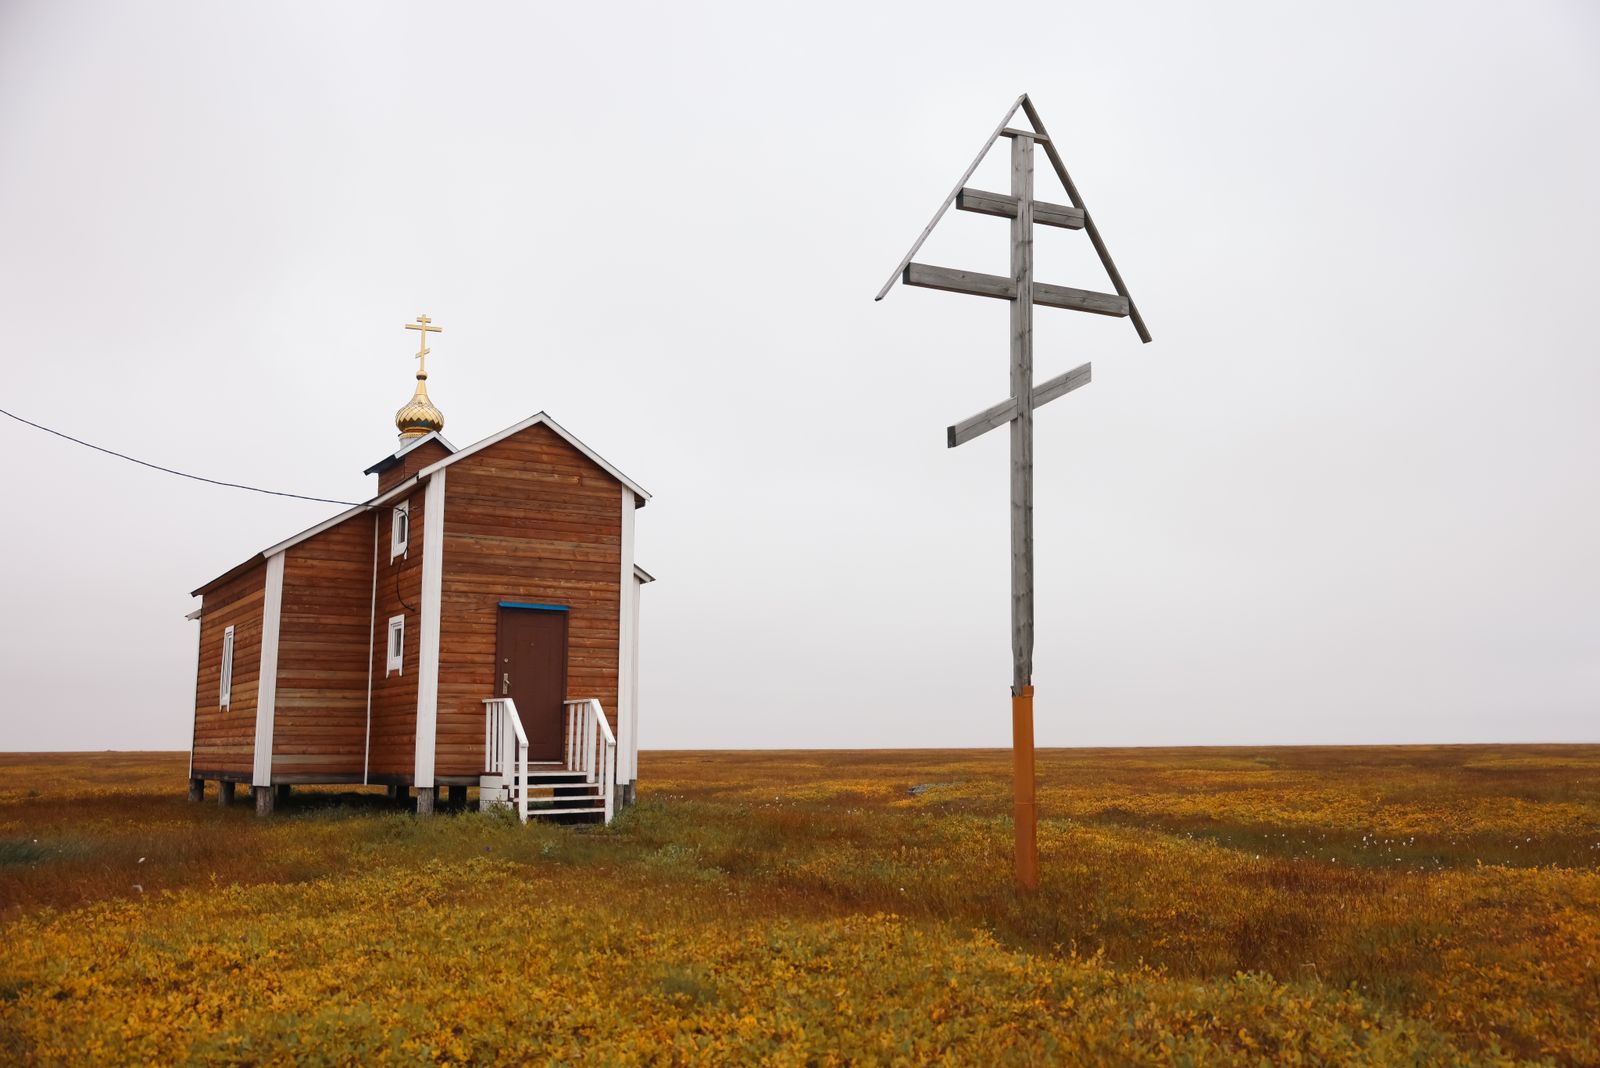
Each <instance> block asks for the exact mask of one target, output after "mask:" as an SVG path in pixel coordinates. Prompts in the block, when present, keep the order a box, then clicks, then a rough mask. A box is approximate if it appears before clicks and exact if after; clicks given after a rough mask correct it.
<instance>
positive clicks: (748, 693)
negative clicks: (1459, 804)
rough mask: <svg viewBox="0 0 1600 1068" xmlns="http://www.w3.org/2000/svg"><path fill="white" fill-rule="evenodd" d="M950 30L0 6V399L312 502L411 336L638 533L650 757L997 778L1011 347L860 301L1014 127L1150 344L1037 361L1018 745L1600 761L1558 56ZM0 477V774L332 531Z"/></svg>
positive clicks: (1172, 35)
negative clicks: (1029, 136)
mask: <svg viewBox="0 0 1600 1068" xmlns="http://www.w3.org/2000/svg"><path fill="white" fill-rule="evenodd" d="M988 10H989V11H990V16H988V17H983V18H974V17H973V11H974V9H973V7H972V5H971V4H931V3H919V4H905V5H896V6H889V5H863V4H860V3H850V4H827V3H818V2H815V0H811V2H807V3H804V4H791V5H777V4H743V3H730V4H722V5H702V4H693V3H681V2H680V3H673V4H670V5H668V4H663V5H652V6H644V5H631V4H620V5H617V4H611V5H592V4H591V5H583V4H569V5H559V6H558V5H537V6H535V5H517V6H510V5H490V4H473V5H461V4H452V5H445V4H437V5H412V4H396V3H381V4H379V3H373V4H362V5H358V4H321V3H317V4H310V3H307V4H254V5H244V4H215V3H194V4H173V3H158V4H138V5H132V4H88V3H75V4H62V3H58V2H49V0H46V2H31V3H30V2H18V0H4V2H3V3H0V311H3V319H0V346H3V363H0V368H3V373H4V378H3V381H0V407H4V408H7V409H10V410H12V411H16V412H18V413H19V414H22V415H24V416H27V417H29V418H31V419H35V420H38V421H41V422H44V423H48V424H51V425H53V426H57V427H59V428H61V429H63V430H66V431H68V432H70V433H74V434H77V435H79V436H82V437H87V438H89V439H91V440H95V441H99V442H103V443H105V444H108V445H110V446H112V447H115V448H119V449H122V450H124V451H128V452H131V453H133V454H136V455H138V456H141V457H146V458H149V459H151V460H153V461H155V462H158V463H163V464H168V465H171V466H176V467H181V468H185V469H190V470H194V471H196V472H199V473H203V474H206V475H210V476H212V477H217V478H225V479H233V480H240V481H246V482H251V483H255V484H260V485H265V486H270V487H276V488H282V489H286V490H291V491H294V492H299V493H307V494H315V495H319V496H328V497H338V498H348V499H360V498H362V497H365V496H367V495H369V494H370V492H371V491H372V487H373V481H374V480H372V479H370V478H367V477H364V476H362V475H361V470H362V468H364V467H366V466H367V465H368V464H370V463H372V462H373V461H375V460H377V459H379V458H380V457H382V456H384V455H385V454H387V453H388V452H389V451H390V450H391V449H392V448H393V445H394V431H393V427H392V422H391V420H392V417H393V412H394V410H395V409H396V408H397V407H399V406H400V404H401V403H403V402H404V401H405V399H406V398H407V397H408V396H409V393H410V387H411V380H410V375H411V373H412V370H413V366H414V365H413V361H412V359H411V356H410V353H411V352H412V351H413V350H414V348H415V345H414V339H415V335H414V334H408V333H406V332H405V331H403V330H402V329H401V325H402V324H403V323H405V322H407V321H409V320H410V319H412V318H413V317H414V316H415V315H417V314H418V313H419V312H427V313H428V314H430V315H432V316H433V317H434V318H435V320H436V321H437V322H438V323H440V324H441V325H442V326H443V327H444V328H445V333H444V334H443V335H442V337H440V338H439V339H437V340H436V341H435V342H434V346H433V347H434V352H435V356H434V358H433V359H431V360H430V370H431V371H432V379H431V381H430V386H431V388H432V394H433V397H434V399H435V400H436V402H437V403H438V404H439V406H440V407H441V408H442V409H443V410H444V411H445V413H446V417H447V420H448V422H447V429H446V434H447V436H449V437H450V438H451V439H452V440H453V441H455V442H456V443H457V444H458V445H462V444H466V443H469V442H471V441H474V440H476V439H478V438H480V437H483V436H485V435H487V434H490V433H493V432H494V431H496V430H499V429H500V428H502V427H504V426H506V425H508V424H510V423H512V422H514V421H516V420H518V419H521V418H523V417H524V416H526V415H528V414H530V413H532V412H535V411H538V410H540V409H544V410H547V411H549V412H550V413H551V415H552V416H553V417H554V418H556V419H557V420H558V421H560V422H561V423H562V424H563V425H565V426H566V427H567V428H568V429H570V430H572V431H573V432H574V433H576V434H577V435H578V436H579V437H581V438H582V439H584V440H585V441H586V442H587V443H589V444H590V445H592V446H593V447H594V448H596V449H597V450H598V451H599V452H600V453H602V454H603V455H604V456H606V457H607V458H608V459H610V460H611V461H612V462H613V463H615V464H616V465H617V466H618V467H620V468H621V469H622V470H624V471H626V472H628V473H629V475H630V476H632V477H633V478H635V479H637V480H638V481H639V482H640V483H642V484H643V485H644V486H646V487H647V488H649V489H650V490H651V491H652V492H653V493H654V494H655V495H656V497H655V500H653V501H652V502H651V504H650V506H649V507H648V508H647V509H645V511H644V512H642V513H641V514H640V520H639V526H638V552H639V559H640V562H641V563H642V564H644V566H646V567H648V568H650V569H651V570H652V571H654V572H655V573H656V574H657V575H658V576H659V577H660V581H659V582H658V583H657V584H656V585H654V586H651V587H650V588H648V589H647V590H646V591H645V602H644V626H643V640H644V651H643V679H642V704H641V731H642V735H641V736H642V739H643V744H644V745H645V746H646V747H647V748H662V747H668V748H675V747H725V746H732V747H773V746H841V747H859V746H929V745H940V746H943V745H950V746H992V745H1007V744H1009V741H1010V725H1009V704H1008V701H1007V692H1008V690H1007V688H1008V685H1009V681H1010V647H1009V637H1008V633H1009V632H1008V599H1007V581H1008V580H1007V576H1008V541H1007V526H1006V523H1007V518H1006V499H1007V480H1006V436H1005V434H1004V433H994V434H990V435H988V436H986V437H984V438H981V439H979V440H978V441H977V442H975V443H972V444H969V445H965V446H963V447H961V448H959V449H956V450H947V449H946V448H945V445H944V427H945V426H946V425H947V424H948V423H951V422H954V421H955V420H957V419H959V418H962V417H964V416H967V415H969V414H971V413H973V412H975V411H977V410H978V409H980V408H984V407H986V406H988V405H989V404H992V403H994V402H996V401H998V400H1001V399H1003V396H1004V394H1005V392H1006V383H1007V356H1006V326H1005V323H1006V309H1005V305H1004V304H1003V303H1002V302H998V301H984V300H979V299H977V298H971V297H960V296H955V295H952V294H945V293H935V292H931V291H927V290H909V289H903V288H898V287H897V289H896V290H895V291H894V292H892V293H891V295H890V297H889V298H888V299H886V300H885V301H884V302H883V303H881V304H874V303H873V302H872V299H871V298H872V295H873V293H874V292H876V290H877V287H878V286H879V284H880V283H881V282H882V280H883V278H884V277H885V276H886V275H887V274H888V272H889V270H890V269H891V268H892V267H893V266H894V263H895V261H896V260H897V259H898V258H899V257H900V255H901V254H902V252H904V251H905V249H906V248H907V247H908V246H909V245H910V243H911V241H912V239H913V238H914V237H915V236H916V234H917V232H918V231H919V230H920V229H921V227H922V225H923V224H924V222H926V220H927V217H928V216H929V215H930V214H931V213H932V211H933V209H934V208H935V207H937V205H938V203H939V201H940V199H941V198H942V197H943V196H944V194H945V192H946V191H947V190H948V188H949V186H950V185H951V184H952V183H953V182H954V181H955V179H956V177H957V176H958V175H959V174H960V172H961V169H962V168H963V167H964V166H965V165H966V163H967V161H968V160H969V158H970V157H971V155H972V154H973V153H974V152H975V151H976V150H977V148H978V146H979V145H980V144H981V143H982V140H983V138H984V137H985V136H986V135H987V133H988V131H989V130H990V129H991V127H992V126H993V125H994V123H995V122H996V121H997V120H998V118H999V116H1000V115H1001V114H1002V113H1003V112H1004V110H1005V108H1006V107H1007V106H1008V105H1009V103H1010V102H1011V100H1012V99H1013V98H1014V97H1015V96H1016V95H1017V94H1018V93H1019V92H1022V91H1027V92H1029V93H1031V94H1032V95H1033V98H1034V100H1035V102H1036V103H1037V104H1038V106H1039V108H1040V109H1041V112H1042V115H1043V118H1044V120H1045V122H1046V123H1047V124H1048V125H1049V128H1050V130H1051V132H1052V133H1053V134H1054V135H1055V137H1056V139H1057V141H1058V143H1059V145H1060V147H1061V148H1062V150H1063V152H1064V154H1065V156H1066V158H1067V163H1068V165H1069V167H1071V168H1072V171H1073V176H1074V178H1075V180H1076V181H1077V183H1078V186H1079V188H1080V190H1081V191H1082V193H1083V195H1084V197H1085V198H1086V200H1087V202H1088V204H1089V207H1090V209H1091V210H1092V211H1093V213H1094V214H1095V216H1096V218H1097V220H1098V221H1099V224H1100V226H1101V229H1102V231H1103V233H1104V235H1105V237H1106V239H1107V240H1108V242H1109V243H1110V246H1111V249H1112V251H1113V253H1114V255H1115V256H1116V258H1117V262H1118V265H1119V266H1120V267H1121V269H1122V272H1123V275H1124V277H1125V278H1126V279H1127V281H1128V284H1129V285H1130V287H1131V288H1132V291H1133V294H1134V296H1135V298H1136V299H1137V300H1138V302H1139V304H1140V306H1141V309H1142V310H1143V311H1144V313H1145V316H1146V318H1147V320H1148V322H1149V324H1150V327H1151V329H1152V331H1153V332H1154V334H1155V339H1156V340H1155V342H1154V343H1153V344H1151V345H1148V346H1141V345H1139V343H1138V340H1137V338H1136V336H1135V334H1134V332H1133V330H1132V328H1131V326H1129V324H1128V323H1127V322H1126V321H1121V320H1113V319H1102V318H1098V317H1094V316H1086V315H1079V314H1075V313H1071V312H1065V311H1055V310H1050V309H1040V311H1039V314H1038V329H1039V343H1038V356H1037V363H1038V375H1039V377H1040V378H1041V379H1042V378H1045V377H1048V376H1050V375H1053V374H1057V373H1059V372H1061V371H1063V370H1066V369H1068V368H1070V367H1073V366H1075V365H1077V364H1078V363H1081V362H1084V361H1086V360H1093V362H1094V383H1093V385H1091V386H1090V387H1088V388H1087V389H1083V390H1080V391H1078V392H1076V393H1074V394H1072V395H1070V396H1069V397H1067V398H1065V399H1063V400H1059V401H1056V402H1055V403H1053V404H1051V405H1050V406H1049V407H1047V408H1045V409H1043V410H1042V411H1041V413H1040V415H1039V419H1038V446H1037V496H1038V512H1037V518H1036V539H1037V546H1038V548H1037V553H1038V564H1037V568H1038V576H1039V589H1038V600H1039V610H1038V649H1037V653H1036V669H1035V670H1036V676H1035V677H1036V682H1037V685H1038V689H1039V697H1038V711H1037V715H1038V736H1039V740H1040V742H1041V744H1045V745H1101V744H1162V743H1173V744H1177V743H1268V742H1418V741H1476V740H1504V741H1521V740H1536V739H1540V740H1596V739H1600V727H1597V714H1600V614H1597V606H1600V554H1597V552H1596V547H1597V545H1600V479H1597V478H1596V472H1595V467H1596V463H1595V461H1596V457H1597V456H1600V419H1597V418H1596V414H1597V404H1600V359H1597V358H1596V357H1597V355H1600V352H1597V350H1600V343H1597V340H1596V325H1595V316H1594V309H1595V305H1596V289H1597V284H1600V266H1597V263H1596V256H1597V250H1600V195H1597V191H1600V134H1597V131H1600V122H1597V120H1596V116H1597V115H1600V15H1597V10H1600V9H1597V8H1596V7H1595V6H1593V5H1588V4H1553V3H1552V4H1518V5H1514V6H1513V5H1504V4H1501V5H1475V4H1461V3H1439V4H1400V5H1396V4H1376V3H1372V4H1354V5H1352V4H1349V3H1341V4H1324V5H1309V4H1294V5H1285V4H1277V3H1263V4H1245V5H1241V4H1207V5H1191V4H1172V5H1155V4H1138V5H1134V4H1092V5H1091V4H1068V3H1050V4H1039V5H1026V4H1010V5H1005V6H1004V8H1003V9H1002V8H992V9H988ZM1002 14H1003V15H1004V17H1001V15H1002ZM1041 161H1042V156H1041ZM1004 181H1005V179H1004V177H1003V174H1002V173H998V172H990V173H985V174H984V175H983V176H982V177H981V178H980V180H977V181H975V183H974V184H979V185H984V186H986V187H988V188H1004ZM1038 195H1039V196H1040V197H1041V198H1046V199H1052V198H1053V199H1058V200H1059V199H1064V198H1063V197H1062V196H1061V195H1060V193H1059V191H1058V190H1057V189H1055V188H1054V186H1053V180H1048V179H1046V178H1045V177H1044V176H1041V179H1040V182H1039V187H1038ZM1006 241H1007V233H1006V227H1005V224H1004V223H1003V222H1002V221H1000V220H996V219H990V218H984V217H978V216H971V215H959V214H958V215H953V216H952V217H951V218H949V219H948V220H947V221H946V222H945V223H944V224H943V226H942V227H941V230H940V231H939V232H938V233H937V234H936V235H935V237H934V239H933V240H932V241H931V242H930V244H929V245H928V247H927V249H926V251H925V252H924V253H923V255H922V256H920V257H919V258H921V259H924V260H926V261H930V262H934V263H941V264H945V265H948V266H958V267H966V268H970V269H977V270H988V271H998V270H1003V267H1004V264H1005V257H1006V247H1007V246H1006ZM1040 241H1041V248H1040V277H1041V279H1042V280H1045V281H1050V282H1056V283H1059V284H1065V285H1074V286H1080V287H1084V288H1098V289H1105V288H1108V285H1107V283H1106V282H1105V280H1104V278H1103V276H1102V275H1101V274H1100V273H1099V271H1098V268H1097V266H1096V264H1095V262H1094V260H1093V259H1092V256H1091V255H1090V253H1089V249H1088V243H1087V239H1086V238H1085V237H1084V236H1083V235H1082V234H1078V233H1071V232H1067V231H1049V232H1046V233H1044V234H1042V235H1041V238H1040ZM0 449H3V450H4V453H5V455H6V456H7V457H8V458H9V460H10V463H9V464H8V465H7V478H6V485H5V489H4V500H5V505H4V515H5V522H4V523H3V524H0V604H3V606H4V611H3V613H0V748H3V749H68V748H71V749H78V748H84V749H106V748H181V747H184V746H186V745H187V744H188V738H189V725H190V719H191V710H192V699H193V687H194V652H195V624H193V623H190V622H187V621H185V620H184V618H183V616H184V613H186V612H188V611H189V610H190V609H191V608H192V607H193V603H192V601H191V599H190V598H189V597H188V595H187V594H188V591H189V590H191V589H193V588H194V587H195V586H197V585H199V584H200V583H202V582H203V581H205V580H207V579H209V578H211V577H212V576H214V575H215V574H217V573H219V572H221V571H223V570H225V569H226V568H228V567H230V566H232V565H233V564H235V563H237V562H239V561H240V560H242V559H244V558H245V557H247V556H249V555H250V554H252V553H254V552H255V551H257V550H259V549H260V548H262V547H263V546H265V545H268V544H271V543H273V542H275V541H277V540H279V539H281V538H283V537H284V536H286V535H288V534H291V533H293V532H295V531H297V530H299V529H301V528H303V527H305V526H307V525H309V524H310V523H312V522H315V521H317V520H319V519H321V518H323V517H325V516H326V515H328V514H331V512H332V511H333V510H335V509H332V508H330V507H329V506H324V505H315V504H304V503H296V502H291V501H285V500H281V499H275V498H269V497H262V496H257V495H253V494H248V493H240V492H236V491H230V490H224V489H215V488H211V487H208V486H204V485H201V484H198V483H193V482H186V481H182V480H178V479H173V478H170V477H168V476H164V475H160V474H156V473H154V472H150V471H146V470H143V469H140V468H136V467H133V466H130V465H127V464H124V463H122V462H120V461H116V460H113V459H110V458H107V457H105V456H101V455H98V454H95V453H91V452H88V451H86V450H83V449H80V448H77V447H75V446H72V445H69V444H67V443H65V442H61V441H59V440H57V439H54V438H49V437H46V436H44V435H41V434H39V433H38V432H37V431H33V430H30V429H28V428H26V427H22V426H20V425H18V424H15V423H12V422H10V421H9V420H3V419H0Z"/></svg>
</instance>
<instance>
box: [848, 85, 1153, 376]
mask: <svg viewBox="0 0 1600 1068" xmlns="http://www.w3.org/2000/svg"><path fill="white" fill-rule="evenodd" d="M1018 103H1020V104H1021V105H1022V110H1023V113H1024V114H1026V115H1027V116H1028V121H1029V122H1030V123H1032V124H1033V128H1034V129H1036V130H1038V131H1039V133H1040V135H1041V136H1040V137H1039V141H1040V143H1041V144H1043V146H1044V154H1045V156H1047V157H1048V158H1049V160H1050V166H1051V167H1053V168H1055V172H1056V177H1057V178H1059V179H1060V180H1061V188H1063V189H1065V190H1066V191H1067V199H1068V200H1070V201H1072V206H1073V207H1075V208H1081V209H1082V210H1083V229H1084V232H1085V233H1087V234H1088V235H1089V243H1090V244H1092V245H1094V251H1095V254H1096V255H1098V256H1099V257H1100V265H1101V266H1102V267H1104V268H1105V269H1106V275H1107V276H1108V277H1109V278H1110V279H1111V286H1112V288H1113V289H1115V290H1116V291H1117V293H1118V294H1119V295H1120V296H1122V297H1124V298H1126V300H1127V301H1128V311H1127V315H1128V317H1129V318H1130V319H1131V320H1133V328H1134V330H1136V331H1137V332H1138V334H1139V340H1140V341H1143V342H1145V343H1147V344H1148V343H1149V341H1150V331H1149V329H1148V328H1147V327H1146V326H1145V325H1144V317H1143V316H1142V315H1140V314H1139V306H1138V305H1137V304H1135V303H1134V302H1133V295H1132V294H1131V293H1129V292H1128V285H1127V283H1126V282H1124V281H1123V280H1122V274H1121V272H1120V271H1118V270H1117V265H1116V263H1114V262H1113V261H1112V259H1111V250H1110V249H1108V248H1107V247H1106V243H1105V240H1104V239H1103V238H1102V237H1101V236H1100V230H1099V228H1098V227H1096V226H1095V224H1094V217H1093V216H1091V215H1090V214H1089V209H1088V207H1087V206H1086V205H1085V204H1084V202H1083V197H1081V196H1079V195H1078V187H1077V186H1076V185H1074V184H1073V183H1072V176H1071V175H1070V174H1068V173H1067V165H1066V163H1065V162H1064V161H1063V160H1062V158H1061V153H1060V152H1057V151H1056V146H1055V145H1053V144H1051V143H1050V138H1049V135H1048V134H1046V133H1045V130H1044V123H1043V122H1042V121H1040V119H1039V112H1038V110H1037V109H1036V108H1035V107H1034V106H1033V101H1032V100H1029V99H1028V94H1027V93H1023V94H1022V98H1021V99H1020V100H1019V101H1018ZM1008 121H1009V119H1008ZM962 181H963V183H964V182H965V181H966V179H964V178H963V179H962ZM935 221H937V220H935ZM912 255H913V256H914V255H916V253H915V252H913V253H912ZM906 258H907V259H910V258H911V257H910V256H908V257H906ZM879 299H882V297H881V295H880V297H879Z"/></svg>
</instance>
